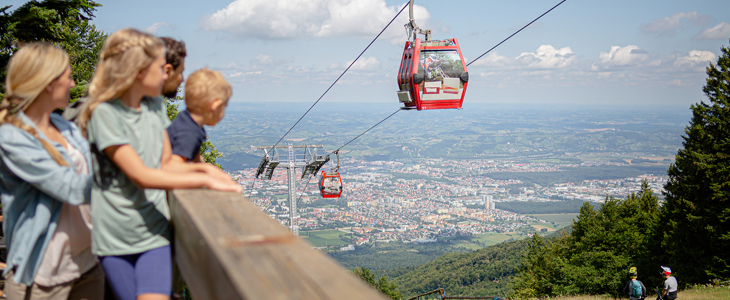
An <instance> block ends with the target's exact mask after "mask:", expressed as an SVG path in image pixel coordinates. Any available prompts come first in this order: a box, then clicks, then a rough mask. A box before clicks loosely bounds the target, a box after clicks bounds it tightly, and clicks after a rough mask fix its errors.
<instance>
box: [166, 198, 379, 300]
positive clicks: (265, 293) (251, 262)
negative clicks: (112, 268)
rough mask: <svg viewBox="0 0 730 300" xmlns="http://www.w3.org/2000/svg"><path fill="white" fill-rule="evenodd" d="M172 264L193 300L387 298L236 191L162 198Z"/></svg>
mask: <svg viewBox="0 0 730 300" xmlns="http://www.w3.org/2000/svg"><path fill="white" fill-rule="evenodd" d="M168 198H169V199H168V200H169V203H170V213H171V215H172V223H173V226H174V227H175V242H174V249H175V260H176V262H177V264H178V267H179V269H180V272H181V273H182V276H183V278H184V279H185V282H186V283H187V285H188V288H189V290H190V291H191V292H192V295H193V298H195V299H201V300H202V299H226V300H227V299H386V298H385V297H384V296H383V295H382V294H381V293H379V292H378V291H376V290H375V289H373V288H372V287H370V286H369V285H368V284H366V283H365V282H364V281H362V280H360V279H359V278H357V277H356V276H355V275H354V274H352V273H351V272H349V271H347V270H346V269H344V268H342V267H341V266H340V265H339V264H337V262H335V261H334V260H333V259H331V258H330V257H329V256H327V255H326V254H324V253H322V252H320V251H318V250H316V249H313V248H312V246H311V245H310V244H309V243H307V242H305V241H304V240H302V239H300V238H299V237H296V236H294V235H292V234H291V233H290V232H289V230H288V229H287V228H286V227H284V226H282V225H281V224H279V223H278V222H276V221H275V220H274V219H272V218H271V217H269V216H268V215H267V214H266V213H264V212H262V211H261V210H260V209H259V208H258V207H257V206H256V205H254V204H253V203H251V202H250V201H249V200H248V199H246V198H245V197H243V196H241V195H238V194H236V193H226V192H216V191H210V190H203V189H197V190H175V191H172V192H169V193H168Z"/></svg>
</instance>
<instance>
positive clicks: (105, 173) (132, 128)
mask: <svg viewBox="0 0 730 300" xmlns="http://www.w3.org/2000/svg"><path fill="white" fill-rule="evenodd" d="M164 65H165V47H164V45H163V43H162V41H160V40H159V39H157V38H155V37H154V36H151V35H149V34H146V33H143V32H140V31H137V30H134V29H123V30H120V31H117V32H115V33H113V34H111V35H110V36H109V37H108V38H107V40H106V44H105V45H104V48H103V49H102V53H101V58H100V61H99V64H98V66H97V68H96V73H95V74H94V78H93V79H92V81H91V84H90V86H89V97H90V99H89V101H88V102H87V103H86V104H85V105H84V108H83V109H82V111H81V112H80V114H79V118H78V122H79V126H80V127H81V128H82V130H83V129H84V128H86V130H87V136H88V138H89V143H90V145H91V152H92V159H93V160H94V162H95V165H96V166H98V168H97V169H95V170H94V172H95V175H94V176H95V180H94V181H95V184H94V186H93V189H92V196H91V208H92V215H93V216H94V218H93V223H94V231H93V233H92V251H93V252H94V253H95V254H97V255H99V259H100V260H101V265H102V267H103V268H104V270H105V271H107V272H106V273H107V279H108V280H109V284H110V285H111V287H112V289H113V290H114V293H115V295H116V296H117V298H118V299H119V300H133V299H138V300H142V299H169V297H170V294H171V292H172V278H171V277H172V258H171V254H170V252H171V248H170V242H171V241H170V238H171V237H170V236H171V231H170V230H171V228H170V226H169V220H170V212H169V208H168V206H167V201H166V197H165V191H164V190H169V189H176V188H199V187H208V188H211V189H217V190H224V191H235V192H239V193H240V192H241V191H242V187H241V186H240V185H238V184H237V183H235V182H234V181H233V180H231V178H230V177H229V176H227V175H226V174H225V173H223V172H221V171H220V170H219V169H217V168H216V167H215V166H212V165H204V164H195V165H193V164H185V163H183V162H176V161H173V160H172V159H170V158H171V157H172V152H171V150H170V149H171V148H170V140H169V138H168V136H167V132H166V128H167V126H168V125H169V124H170V121H169V119H168V118H167V108H166V107H165V102H164V100H163V99H162V98H161V97H160V94H161V92H162V87H163V85H164V83H165V79H166V78H167V74H166V73H165V72H164V71H163V69H164Z"/></svg>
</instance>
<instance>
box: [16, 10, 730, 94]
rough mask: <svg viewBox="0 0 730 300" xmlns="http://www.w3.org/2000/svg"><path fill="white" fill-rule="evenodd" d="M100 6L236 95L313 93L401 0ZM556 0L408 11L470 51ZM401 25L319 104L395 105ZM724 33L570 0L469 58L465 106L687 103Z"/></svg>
mask: <svg viewBox="0 0 730 300" xmlns="http://www.w3.org/2000/svg"><path fill="white" fill-rule="evenodd" d="M23 2H24V1H15V0H11V1H10V4H11V5H15V7H17V5H19V4H22V3H23ZM99 2H100V3H101V4H103V6H102V7H100V8H99V9H98V11H97V12H96V18H95V19H94V23H95V24H96V25H97V27H98V28H99V29H101V30H104V31H106V32H113V31H115V30H118V29H122V28H125V27H134V28H138V29H142V30H147V31H149V32H152V33H154V34H156V35H159V36H170V37H173V38H177V39H182V40H184V41H185V42H186V43H187V46H188V60H187V68H186V69H187V71H186V75H187V74H190V72H192V71H193V70H195V69H198V68H201V67H206V66H207V67H209V68H212V69H216V70H219V71H221V72H223V73H224V74H225V75H226V77H227V78H228V79H229V81H230V82H231V83H232V84H233V85H234V96H233V100H234V101H248V102H264V101H277V102H279V101H287V102H291V101H297V102H309V103H313V102H314V101H315V100H316V99H317V98H318V97H319V96H320V95H321V94H322V93H323V92H324V91H325V90H326V89H327V87H328V86H329V85H330V84H331V83H332V82H333V81H334V80H335V79H336V78H337V77H338V76H339V74H340V73H341V72H342V71H343V70H344V69H345V67H346V66H347V65H348V64H349V63H351V62H352V60H354V59H355V58H356V57H357V55H358V54H359V53H360V52H361V51H362V49H364V48H365V46H367V44H368V43H369V42H370V40H371V39H372V38H373V37H374V36H375V35H376V34H377V33H378V32H379V31H380V30H381V29H382V28H383V27H384V26H385V24H387V22H388V21H390V19H391V18H392V17H393V16H394V15H395V14H396V13H397V12H398V11H399V9H400V8H401V7H402V6H403V5H404V4H405V3H406V2H404V1H392V0H208V1H199V0H198V1H185V0H178V1H139V0H126V1H101V0H100V1H99ZM558 2H559V1H558V0H551V1H548V0H518V1H492V0H451V1H444V0H417V1H416V5H417V6H416V9H415V14H416V20H417V23H418V24H419V26H420V27H421V28H428V29H431V30H432V31H433V38H434V39H444V38H452V37H456V38H458V40H459V43H460V45H461V48H462V53H463V55H464V57H465V59H466V60H467V61H471V60H472V59H474V58H476V57H478V56H479V55H481V54H482V53H484V52H485V51H487V50H488V49H489V48H491V47H492V46H494V45H496V44H497V43H498V42H500V41H501V40H502V39H504V38H506V37H507V36H509V35H510V34H512V33H513V32H514V31H516V30H517V29H519V28H520V27H522V26H524V25H525V24H527V23H528V22H529V21H531V20H532V19H534V18H535V17H537V16H539V15H540V14H542V13H543V12H545V11H546V10H548V9H549V8H550V7H552V6H553V5H555V4H557V3H558ZM406 21H407V10H406V11H405V12H404V14H402V15H401V16H400V17H399V18H398V19H397V20H396V21H395V22H394V23H393V25H391V27H390V28H389V30H388V31H386V32H385V33H384V35H383V36H381V38H380V39H379V40H378V41H377V42H376V43H375V44H374V45H373V46H372V47H371V48H370V50H368V51H367V52H366V53H365V54H364V55H363V57H362V58H361V59H360V60H359V61H358V62H357V63H356V64H355V66H354V67H353V69H351V70H350V71H349V72H348V73H347V74H346V75H345V76H344V77H343V78H342V79H341V81H340V83H339V84H338V85H336V86H335V87H334V88H333V89H332V91H330V93H329V94H327V96H325V98H324V99H323V100H322V101H323V102H348V101H350V102H373V103H378V105H384V106H393V107H397V106H398V103H397V97H396V94H395V91H396V89H397V85H396V81H395V73H397V71H398V65H399V62H400V55H401V53H402V48H403V44H404V42H405V40H406V35H405V30H404V28H403V24H405V23H406ZM729 38H730V1H727V0H716V1H710V0H693V1H686V0H684V1H679V0H631V1H625V0H615V1H598V0H580V1H579V0H568V1H566V2H565V3H563V4H562V5H561V6H560V7H558V8H557V9H555V10H554V11H552V12H551V13H549V14H547V15H546V16H545V17H543V18H542V19H541V20H540V21H538V22H537V23H535V24H533V25H532V26H530V27H529V28H527V29H526V30H524V31H523V32H521V33H520V34H518V35H516V36H515V37H513V38H512V39H511V40H509V41H507V42H506V43H504V44H503V45H501V46H500V47H498V48H497V49H495V50H494V51H493V52H491V53H490V54H489V55H487V56H485V57H483V58H482V59H480V60H478V61H477V62H475V63H474V64H472V65H471V66H470V67H469V70H468V71H469V73H470V81H469V86H468V89H467V93H466V99H465V103H518V104H519V103H537V104H553V103H554V104H579V103H585V104H601V105H622V106H627V107H628V106H629V105H636V104H643V105H671V106H683V107H688V106H689V105H690V104H692V103H696V102H698V101H701V100H704V99H705V96H704V94H703V93H702V90H701V89H702V85H703V84H704V82H705V78H706V75H705V73H704V70H705V67H706V66H707V65H708V64H709V62H715V61H716V60H717V57H718V55H719V54H720V48H721V47H722V46H728V39H729ZM465 106H466V104H465Z"/></svg>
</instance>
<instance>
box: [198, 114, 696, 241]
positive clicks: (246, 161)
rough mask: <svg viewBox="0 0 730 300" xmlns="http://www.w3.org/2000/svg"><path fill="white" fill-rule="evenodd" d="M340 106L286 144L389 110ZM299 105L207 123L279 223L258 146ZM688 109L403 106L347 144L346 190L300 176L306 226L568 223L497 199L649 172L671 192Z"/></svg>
mask: <svg viewBox="0 0 730 300" xmlns="http://www.w3.org/2000/svg"><path fill="white" fill-rule="evenodd" d="M293 106H296V105H293ZM279 108H281V110H279ZM339 108H341V109H337V107H334V106H332V105H328V106H327V107H326V109H324V111H320V112H313V113H312V115H311V116H307V117H306V118H305V119H304V120H303V122H302V123H301V124H300V125H298V126H297V127H295V129H294V130H292V132H291V133H290V135H288V136H287V137H286V138H285V139H283V140H282V142H281V143H280V144H281V145H286V144H297V145H305V144H308V145H312V144H318V145H324V146H325V149H326V150H327V151H331V150H333V149H336V148H337V147H339V146H341V143H344V142H346V141H348V140H349V139H352V138H354V137H355V136H357V135H358V134H360V133H361V132H362V131H364V130H365V129H367V128H369V127H370V126H372V125H374V124H375V123H377V122H378V121H379V120H381V119H382V118H384V117H385V116H387V115H388V114H389V113H392V111H390V112H389V111H385V109H384V108H382V107H381V108H373V107H370V106H366V105H365V106H363V105H360V106H358V105H347V106H343V105H341V104H340V106H339ZM305 110H306V107H305ZM315 111H316V110H315ZM300 113H303V110H302V111H301V112H299V111H298V110H297V109H296V107H291V106H287V105H279V106H277V105H276V104H266V105H264V104H256V105H250V104H240V103H235V105H232V106H231V107H230V108H229V111H228V112H227V116H226V119H224V121H223V122H222V123H221V124H220V125H219V126H217V127H214V128H210V129H208V132H209V134H210V138H211V141H212V142H213V144H214V145H216V147H217V148H218V149H219V150H220V151H221V152H222V153H223V154H224V155H226V158H225V159H220V160H219V162H221V164H222V165H223V166H224V168H225V169H226V170H227V171H228V172H229V173H232V174H234V175H235V178H236V179H237V180H238V181H239V182H240V183H241V184H242V185H243V186H244V187H245V191H244V195H247V196H248V195H249V194H250V195H251V197H250V198H251V201H253V202H254V203H255V204H257V205H258V206H259V207H261V209H262V210H264V211H265V212H267V213H268V214H269V215H271V216H272V217H273V218H276V219H278V220H279V221H280V222H281V223H282V224H287V222H288V218H289V208H288V203H287V192H288V190H287V185H286V171H285V169H283V168H282V169H278V170H277V171H276V172H275V173H274V176H273V177H272V180H254V172H255V169H254V168H255V167H256V166H257V165H258V161H259V160H260V159H261V156H262V154H263V152H262V151H261V150H256V149H255V146H264V145H272V144H274V143H275V142H276V141H277V140H278V139H279V138H281V136H282V135H283V134H284V132H286V131H287V130H288V129H289V128H290V127H291V126H292V125H293V124H294V122H295V121H296V120H297V119H298V117H299V116H300V115H299V114H300ZM688 120H689V115H688V113H687V112H686V111H685V109H667V108H663V109H662V110H661V111H657V110H656V109H636V110H632V111H625V110H623V109H606V108H594V107H583V108H580V107H578V108H576V107H566V108H565V109H560V108H545V109H544V110H540V108H517V107H511V108H510V107H507V108H505V107H499V108H492V107H489V106H488V105H482V106H478V109H467V108H465V109H464V110H451V111H431V112H428V111H426V112H416V111H406V112H400V113H399V114H398V115H396V116H394V117H393V119H392V120H388V121H386V122H384V123H383V124H382V125H380V126H378V127H377V128H375V129H373V130H372V131H371V132H370V133H368V134H366V135H364V136H363V137H361V138H360V139H358V140H356V141H354V142H353V143H351V144H350V145H348V146H347V147H346V148H343V151H342V152H341V153H342V154H340V156H341V163H340V172H341V174H342V180H343V182H344V192H343V194H342V197H341V198H340V199H334V200H329V199H322V198H321V197H320V191H319V188H318V187H317V179H316V178H311V179H309V180H307V179H303V180H298V181H297V186H296V190H297V198H298V199H299V201H298V203H299V204H298V206H299V207H300V209H299V217H300V219H299V220H300V221H299V226H300V229H301V230H302V231H311V230H324V229H339V230H340V231H342V232H344V233H352V234H354V236H355V237H356V238H355V239H354V243H356V244H364V243H372V242H386V241H428V240H433V239H437V238H439V237H448V236H453V235H469V234H472V235H473V234H484V233H490V232H496V233H508V232H513V231H515V230H517V229H518V228H521V227H524V226H532V227H534V228H533V229H536V230H535V231H537V232H540V231H542V232H545V231H554V230H556V229H559V228H561V227H562V226H564V225H565V224H564V223H563V224H557V223H555V222H551V221H548V220H542V219H541V217H540V216H539V215H537V216H535V215H524V214H518V213H514V212H510V211H505V210H500V209H498V208H499V205H495V203H496V204H499V203H500V202H546V203H550V202H551V201H562V200H580V201H588V202H592V203H601V202H603V201H604V200H605V199H606V197H617V198H625V197H627V196H628V195H629V194H631V193H635V192H637V191H639V189H640V187H641V184H642V182H643V181H646V182H647V183H648V184H649V187H650V188H651V190H652V191H653V192H654V193H655V194H656V195H658V196H659V197H660V199H662V198H663V194H662V193H663V186H664V184H665V183H666V181H667V180H668V177H667V175H666V170H667V168H668V166H669V164H670V163H672V162H673V160H674V154H675V153H676V150H677V149H678V148H679V147H681V140H682V139H681V135H682V133H683V129H684V126H685V125H686V123H687V122H688ZM329 167H331V166H330V165H327V166H325V168H323V170H326V169H328V168H329ZM298 174H299V171H298ZM297 178H299V176H297ZM254 181H255V185H254ZM495 206H496V207H495ZM536 224H537V225H536ZM539 224H543V225H539Z"/></svg>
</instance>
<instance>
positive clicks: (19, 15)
mask: <svg viewBox="0 0 730 300" xmlns="http://www.w3.org/2000/svg"><path fill="white" fill-rule="evenodd" d="M99 6H101V4H98V3H96V2H94V1H91V0H45V1H29V2H27V3H25V4H23V5H21V6H20V7H18V8H17V9H16V10H14V11H12V12H10V8H11V6H5V7H3V8H0V91H3V92H4V90H5V75H6V71H7V64H8V61H9V60H10V57H11V56H12V55H13V53H14V52H15V51H17V50H18V48H19V47H20V46H22V44H25V43H30V42H37V41H43V42H48V43H53V44H55V45H56V46H59V47H61V48H62V49H64V50H66V52H67V53H68V54H69V57H70V62H71V69H72V74H71V78H73V79H74V81H76V82H77V83H79V84H78V86H77V87H76V88H74V89H73V90H72V91H71V95H72V97H71V98H72V99H78V98H80V97H82V96H83V94H84V93H85V87H86V86H87V84H88V82H89V81H91V77H92V76H93V74H94V70H95V68H96V63H97V60H98V57H99V53H100V52H101V48H102V47H103V45H104V41H105V40H106V36H107V35H106V34H104V33H103V32H101V31H98V30H96V27H95V26H94V25H93V24H90V23H89V21H90V20H91V18H93V17H94V15H93V12H94V11H95V10H96V8H97V7H99Z"/></svg>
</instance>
